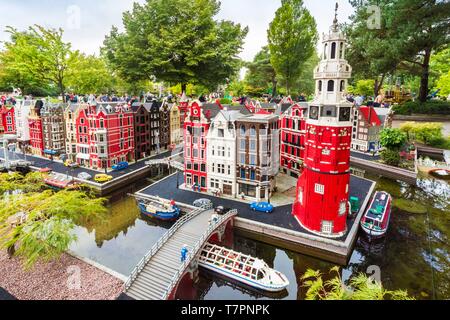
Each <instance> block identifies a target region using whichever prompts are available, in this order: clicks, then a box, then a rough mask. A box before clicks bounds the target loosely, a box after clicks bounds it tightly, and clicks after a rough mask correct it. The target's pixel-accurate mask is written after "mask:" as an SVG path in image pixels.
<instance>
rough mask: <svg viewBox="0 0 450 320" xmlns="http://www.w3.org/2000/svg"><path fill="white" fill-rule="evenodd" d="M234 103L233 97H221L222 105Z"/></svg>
mask: <svg viewBox="0 0 450 320" xmlns="http://www.w3.org/2000/svg"><path fill="white" fill-rule="evenodd" d="M232 103H233V100H231V99H228V98H222V99H220V104H221V105H226V104H232Z"/></svg>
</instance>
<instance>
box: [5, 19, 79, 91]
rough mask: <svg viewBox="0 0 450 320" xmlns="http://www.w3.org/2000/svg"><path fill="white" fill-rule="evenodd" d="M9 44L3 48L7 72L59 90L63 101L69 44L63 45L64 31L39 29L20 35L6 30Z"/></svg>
mask: <svg viewBox="0 0 450 320" xmlns="http://www.w3.org/2000/svg"><path fill="white" fill-rule="evenodd" d="M7 32H9V33H10V35H11V38H12V41H10V42H6V43H5V47H6V50H7V51H8V52H9V54H10V55H11V57H13V59H12V60H10V61H9V63H11V64H12V65H11V66H10V68H12V69H15V70H16V71H17V72H18V73H19V74H21V75H28V76H29V77H32V79H35V81H40V82H42V83H48V84H50V85H53V86H55V87H56V88H58V91H59V94H61V95H62V97H63V99H64V94H65V80H66V73H67V69H68V68H69V61H70V58H71V54H72V52H71V50H70V44H68V43H66V42H64V41H63V39H62V37H63V30H62V29H59V30H54V29H45V28H44V27H41V26H39V25H35V26H33V27H30V28H29V29H28V31H27V32H20V31H17V30H16V29H14V28H11V27H7Z"/></svg>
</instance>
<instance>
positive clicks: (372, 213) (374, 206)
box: [361, 191, 392, 238]
mask: <svg viewBox="0 0 450 320" xmlns="http://www.w3.org/2000/svg"><path fill="white" fill-rule="evenodd" d="M391 209H392V197H391V195H390V194H389V193H387V192H384V191H378V192H376V193H375V196H374V197H373V199H372V202H371V204H370V206H369V208H368V209H367V211H366V213H365V214H364V216H363V217H362V219H361V228H362V229H363V230H364V232H365V233H367V235H369V236H370V237H373V238H380V237H383V236H384V235H385V234H386V232H387V229H388V227H389V221H390V218H391Z"/></svg>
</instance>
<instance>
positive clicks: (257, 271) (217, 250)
mask: <svg viewBox="0 0 450 320" xmlns="http://www.w3.org/2000/svg"><path fill="white" fill-rule="evenodd" d="M198 261H199V266H201V267H203V268H205V269H208V270H211V271H214V272H217V273H219V274H221V275H223V276H226V277H228V278H231V279H233V280H236V281H239V282H241V283H244V284H246V285H247V286H250V287H253V288H256V289H259V290H263V291H269V292H279V291H282V290H284V289H286V287H287V286H288V285H289V281H288V279H287V277H286V276H285V275H284V274H282V273H281V272H278V271H276V270H273V269H271V268H269V266H268V265H267V264H266V263H265V262H264V261H263V260H261V259H258V258H253V257H251V256H248V255H245V254H242V253H240V252H236V251H233V250H230V249H227V248H223V247H219V246H216V245H214V244H210V243H207V244H206V245H205V246H204V247H203V249H202V251H201V253H200V257H199V260H198Z"/></svg>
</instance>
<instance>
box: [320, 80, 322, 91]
mask: <svg viewBox="0 0 450 320" xmlns="http://www.w3.org/2000/svg"><path fill="white" fill-rule="evenodd" d="M319 92H322V80H319Z"/></svg>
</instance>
